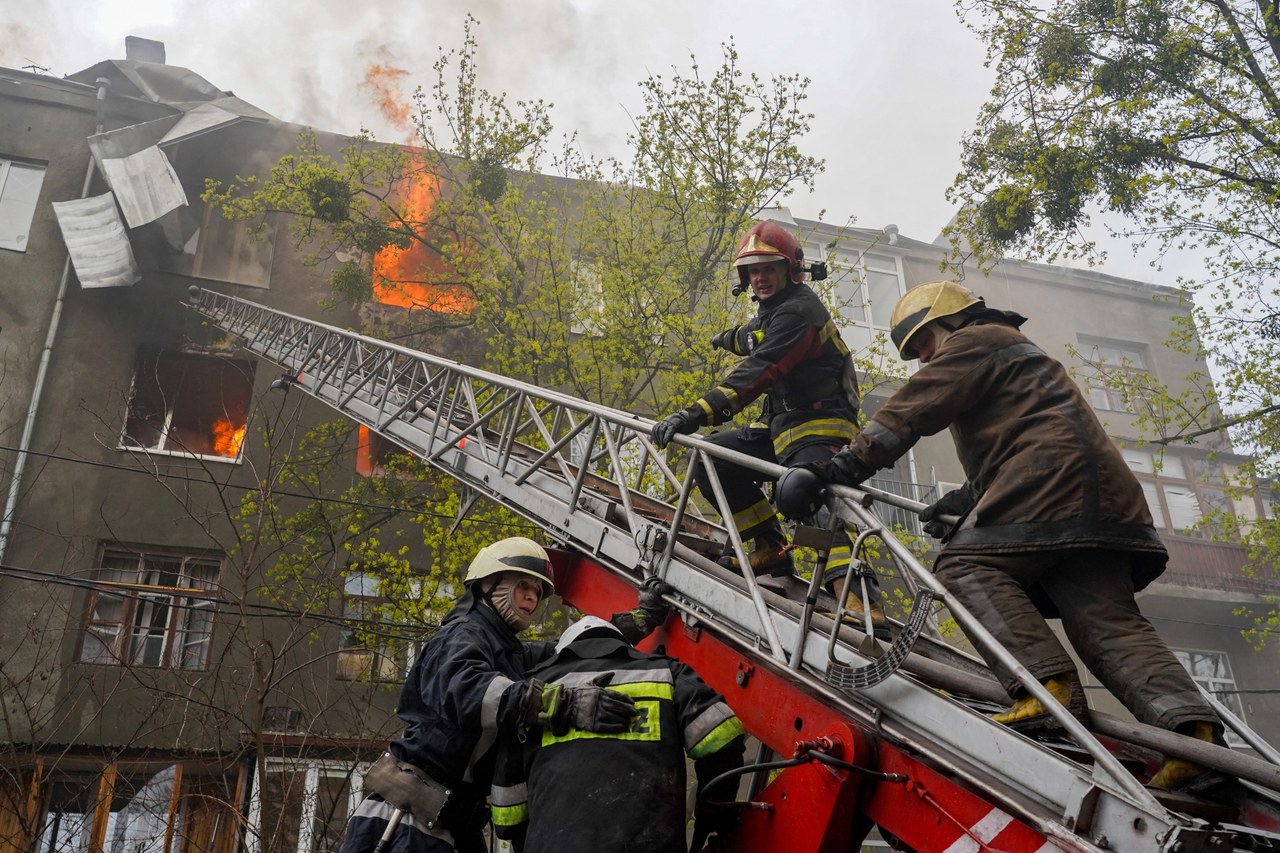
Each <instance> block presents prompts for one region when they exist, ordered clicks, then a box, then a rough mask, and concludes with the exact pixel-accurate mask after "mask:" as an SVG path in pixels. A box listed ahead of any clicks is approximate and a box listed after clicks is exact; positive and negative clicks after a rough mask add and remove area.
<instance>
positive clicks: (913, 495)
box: [867, 477, 938, 536]
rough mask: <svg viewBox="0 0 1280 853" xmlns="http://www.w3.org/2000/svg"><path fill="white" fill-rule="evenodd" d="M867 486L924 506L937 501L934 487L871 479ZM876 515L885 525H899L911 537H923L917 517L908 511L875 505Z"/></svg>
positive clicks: (879, 478) (877, 478)
mask: <svg viewBox="0 0 1280 853" xmlns="http://www.w3.org/2000/svg"><path fill="white" fill-rule="evenodd" d="M867 485H868V486H873V487H875V488H877V489H880V490H881V491H882V492H889V493H890V494H893V495H897V496H898V497H903V498H910V499H911V500H913V501H919V502H920V503H924V504H930V503H933V502H934V501H936V500H937V499H938V494H937V490H936V489H935V487H933V486H930V485H926V484H924V483H908V482H905V481H903V480H889V479H885V478H883V477H872V478H871V479H870V480H867ZM876 514H877V515H879V516H880V517H881V518H882V519H884V522H885V523H886V524H896V525H901V526H902V527H903V529H905V530H906V531H907V532H908V533H910V534H912V535H913V536H923V535H924V531H923V530H921V529H920V518H919V516H917V515H916V514H915V513H914V512H912V511H911V510H909V509H899V508H898V507H894V506H889V505H888V504H883V503H882V504H876Z"/></svg>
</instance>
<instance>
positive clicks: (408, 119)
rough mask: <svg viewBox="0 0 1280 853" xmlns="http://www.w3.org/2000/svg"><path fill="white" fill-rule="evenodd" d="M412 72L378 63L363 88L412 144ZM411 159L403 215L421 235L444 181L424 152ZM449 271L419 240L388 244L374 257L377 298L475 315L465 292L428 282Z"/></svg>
mask: <svg viewBox="0 0 1280 853" xmlns="http://www.w3.org/2000/svg"><path fill="white" fill-rule="evenodd" d="M408 73H409V72H408V71H405V70H404V69H403V68H395V67H393V66H391V65H388V64H385V63H381V62H376V63H374V64H373V65H371V66H369V70H368V71H366V72H365V76H364V83H363V87H364V88H365V89H368V90H370V91H371V92H372V93H373V95H374V99H375V101H376V103H377V105H378V109H379V110H381V111H382V115H383V116H384V117H385V118H386V119H387V121H388V122H390V123H391V124H392V125H394V126H395V127H396V128H399V129H400V130H402V131H404V132H405V134H406V141H407V142H409V144H412V142H413V130H414V128H413V121H412V119H413V110H412V108H411V107H410V105H409V102H408V100H407V99H406V98H405V97H404V94H403V92H402V90H401V83H402V82H403V80H404V78H405V77H406V76H407V75H408ZM411 156H412V164H411V165H412V169H411V170H410V177H409V178H408V179H407V181H406V189H405V190H404V192H403V195H402V198H401V205H402V207H401V210H400V214H401V216H402V218H403V219H404V221H405V222H408V223H410V224H412V225H413V226H414V227H416V228H418V229H420V230H419V233H421V229H424V228H425V227H426V223H427V219H428V217H429V216H430V214H431V210H432V208H433V207H434V206H435V200H436V198H437V197H438V195H439V193H440V180H439V178H437V177H436V176H435V175H434V174H433V173H432V172H431V171H430V169H428V167H427V162H426V160H425V158H424V157H423V156H422V155H421V154H413V155H411ZM448 272H449V271H448V268H447V267H446V266H445V265H444V262H443V261H442V260H441V259H440V256H439V255H438V254H436V253H435V252H433V251H431V250H430V249H428V248H427V247H426V246H425V245H424V244H423V243H422V242H420V241H414V242H413V243H412V244H411V245H410V246H409V247H408V248H407V249H399V248H396V247H395V246H388V247H387V248H385V249H383V250H382V251H380V252H378V253H377V254H376V255H374V258H373V273H374V276H373V293H374V299H376V300H377V301H378V302H381V303H382V304H384V305H397V306H399V307H401V308H409V309H424V310H427V311H435V312H438V313H441V314H470V313H471V311H472V309H474V308H475V299H474V298H473V297H472V296H471V294H470V293H468V292H467V291H466V290H465V289H463V288H458V287H454V286H450V285H447V284H428V283H426V282H424V281H423V279H440V278H442V277H446V276H447V274H448Z"/></svg>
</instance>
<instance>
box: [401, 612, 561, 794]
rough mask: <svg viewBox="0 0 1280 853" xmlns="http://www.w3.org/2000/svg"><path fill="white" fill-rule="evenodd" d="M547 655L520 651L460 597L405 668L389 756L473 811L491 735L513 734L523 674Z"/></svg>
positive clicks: (490, 753) (543, 649)
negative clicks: (399, 727) (398, 724)
mask: <svg viewBox="0 0 1280 853" xmlns="http://www.w3.org/2000/svg"><path fill="white" fill-rule="evenodd" d="M553 651H554V647H553V646H552V645H551V644H549V643H522V642H521V641H520V640H518V639H517V638H516V635H515V633H514V632H513V631H512V629H511V627H510V626H508V625H507V623H506V622H504V621H503V620H502V617H501V616H499V615H498V613H497V611H495V610H494V609H493V608H491V607H487V606H484V605H483V604H480V603H479V602H477V601H475V600H474V599H473V598H472V597H471V593H470V592H468V593H466V594H465V595H464V596H463V597H462V598H460V599H459V601H458V605H457V606H455V607H454V608H453V610H451V611H449V613H448V615H446V616H445V618H444V621H443V623H442V624H441V626H440V630H439V631H437V632H436V633H435V634H434V635H433V636H432V637H431V639H430V640H428V641H427V643H426V646H425V647H424V648H423V649H422V653H421V654H419V655H418V660H417V662H416V663H414V665H413V669H412V670H411V671H410V673H409V677H408V678H407V679H405V683H404V689H403V690H402V691H401V693H400V704H399V706H398V708H397V710H396V714H397V716H399V717H400V718H401V719H402V720H404V722H405V728H404V732H403V733H402V734H401V735H400V737H398V738H396V739H395V740H393V741H391V754H392V755H394V756H395V757H396V758H399V759H400V760H401V761H408V762H410V763H411V764H414V765H416V766H418V767H419V768H421V769H422V770H424V771H426V773H427V775H429V776H430V777H431V778H433V779H435V780H436V781H437V782H439V783H440V784H442V785H444V786H445V787H447V788H450V789H452V790H454V791H455V792H458V793H457V794H455V798H451V804H455V803H454V799H456V798H461V797H465V798H466V799H468V800H470V801H472V802H473V803H475V804H479V802H481V801H483V799H484V796H485V794H486V793H487V788H488V785H489V781H490V778H491V776H492V772H493V762H494V749H493V747H494V743H495V742H496V739H497V736H498V732H499V730H508V731H514V730H515V728H516V726H517V721H518V719H519V717H520V712H521V709H522V707H523V704H524V698H525V697H524V693H525V690H526V682H525V681H524V680H523V679H524V677H525V671H526V669H527V668H528V666H530V665H532V664H534V663H537V662H539V661H541V660H544V659H546V658H547V657H549V656H550V655H551V653H552V652H553Z"/></svg>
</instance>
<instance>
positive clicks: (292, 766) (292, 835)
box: [245, 759, 364, 853]
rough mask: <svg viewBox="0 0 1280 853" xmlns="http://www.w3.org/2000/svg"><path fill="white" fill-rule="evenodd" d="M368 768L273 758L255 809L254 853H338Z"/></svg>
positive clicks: (250, 843)
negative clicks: (267, 852) (364, 771)
mask: <svg viewBox="0 0 1280 853" xmlns="http://www.w3.org/2000/svg"><path fill="white" fill-rule="evenodd" d="M363 769H364V768H362V767H358V766H355V765H351V764H343V763H338V762H318V761H304V760H300V759H291V760H285V759H267V764H266V773H265V774H264V775H260V776H258V777H256V778H255V783H254V793H253V798H252V800H251V801H250V806H249V823H250V827H251V828H252V829H253V830H256V831H253V832H250V833H249V836H248V838H247V839H246V845H245V846H246V848H247V849H248V851H249V853H259V851H263V850H271V851H273V853H337V850H338V848H339V847H340V845H341V841H342V833H343V830H344V828H345V827H346V823H347V817H348V816H349V815H350V814H351V811H352V810H353V809H354V808H355V806H356V805H357V804H358V792H359V789H360V782H361V780H362V779H363V773H362V772H361V771H362V770H363Z"/></svg>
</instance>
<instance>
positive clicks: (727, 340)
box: [711, 326, 741, 355]
mask: <svg viewBox="0 0 1280 853" xmlns="http://www.w3.org/2000/svg"><path fill="white" fill-rule="evenodd" d="M740 328H741V326H734V327H733V328H732V329H725V330H724V331H723V332H720V333H718V334H717V335H716V336H715V337H714V338H712V339H711V348H712V349H722V350H725V351H726V352H731V353H733V354H735V355H737V353H738V342H737V337H738V329H740Z"/></svg>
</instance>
